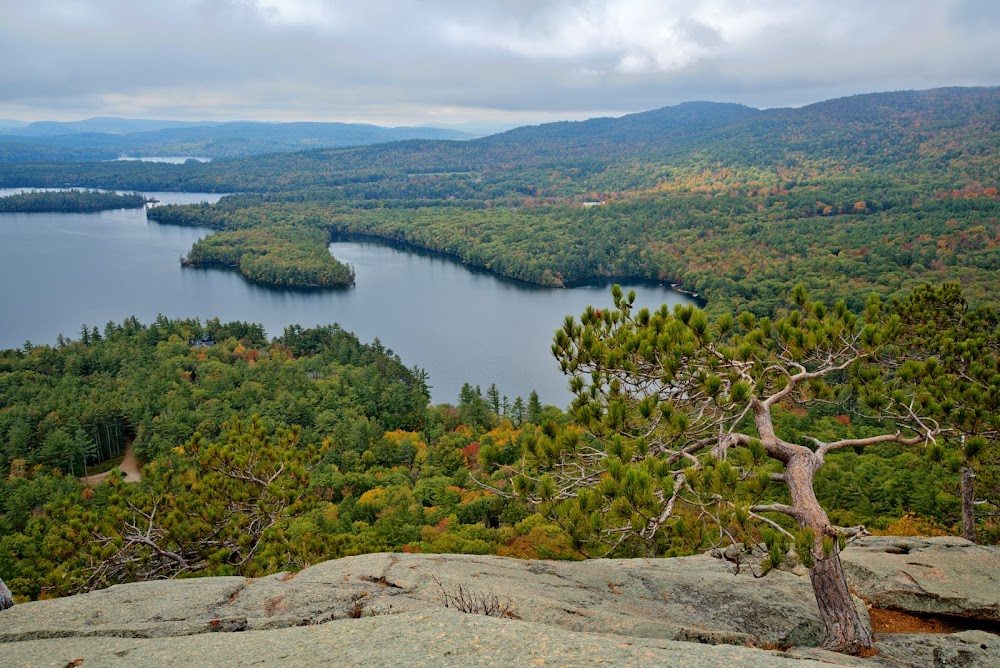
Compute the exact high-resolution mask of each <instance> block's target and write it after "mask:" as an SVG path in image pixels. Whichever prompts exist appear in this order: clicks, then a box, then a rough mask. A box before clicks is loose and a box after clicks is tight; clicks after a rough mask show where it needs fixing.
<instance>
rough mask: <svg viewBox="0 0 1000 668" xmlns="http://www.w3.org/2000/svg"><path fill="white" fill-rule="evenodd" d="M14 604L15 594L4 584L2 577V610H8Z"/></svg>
mask: <svg viewBox="0 0 1000 668" xmlns="http://www.w3.org/2000/svg"><path fill="white" fill-rule="evenodd" d="M13 606H14V595H13V594H11V593H10V589H8V588H7V585H5V584H4V582H3V578H0V610H6V609H7V608H11V607H13Z"/></svg>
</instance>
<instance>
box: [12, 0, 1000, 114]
mask: <svg viewBox="0 0 1000 668" xmlns="http://www.w3.org/2000/svg"><path fill="white" fill-rule="evenodd" d="M996 7H997V4H996V3H994V2H993V1H992V0H897V1H891V0H886V1H883V2H870V1H869V0H841V1H839V2H837V3H831V2H828V1H827V0H798V2H795V3H788V2H784V1H782V0H756V1H752V2H751V1H750V0H503V1H501V0H481V1H478V2H468V0H463V1H458V0H422V1H421V0H395V1H391V0H367V1H366V2H364V3H361V2H356V1H347V0H143V2H135V0H32V1H31V2H24V1H23V0H0V60H2V62H4V63H5V64H6V67H4V68H3V71H2V72H0V117H13V118H17V117H20V118H25V119H27V120H33V119H36V118H80V117H84V116H89V115H98V114H102V115H123V116H140V117H173V118H198V119H201V118H218V119H231V118H255V119H273V120H306V119H311V120H353V121H370V122H377V123H389V124H402V123H449V122H461V121H477V122H482V121H486V120H495V121H499V122H512V123H514V122H533V121H541V120H550V119H554V118H581V117H585V116H589V115H594V114H600V113H605V114H606V113H621V112H628V111H638V110H643V109H650V108H654V107H658V106H663V105H666V104H674V103H677V102H681V101H684V100H690V99H710V100H719V101H733V102H742V103H745V104H750V105H753V106H759V107H771V106H785V105H799V104H805V103H809V102H813V101H817V100H820V99H825V98H830V97H836V96H839V95H846V94H852V93H859V92H869V91H876V90H897V89H904V88H928V87H933V86H942V85H995V84H998V83H1000V59H997V58H995V47H994V44H996V43H997V40H998V38H1000V16H998V14H997V11H998V10H997V9H996Z"/></svg>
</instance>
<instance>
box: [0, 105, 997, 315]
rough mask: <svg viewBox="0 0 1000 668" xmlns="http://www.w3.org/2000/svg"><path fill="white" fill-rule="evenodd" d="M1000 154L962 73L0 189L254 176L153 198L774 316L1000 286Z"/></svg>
mask: <svg viewBox="0 0 1000 668" xmlns="http://www.w3.org/2000/svg"><path fill="white" fill-rule="evenodd" d="M998 155H1000V88H943V89H936V90H929V91H906V92H895V93H878V94H868V95H857V96H854V97H849V98H842V99H838V100H831V101H827V102H822V103H818V104H814V105H810V106H807V107H802V108H799V109H770V110H764V111H761V110H756V109H751V108H748V107H743V106H740V105H734V104H718V103H711V102H696V103H687V104H681V105H677V106H674V107H667V108H664V109H659V110H655V111H649V112H644V113H638V114H631V115H629V116H624V117H622V118H598V119H592V120H589V121H583V122H572V123H571V122H564V123H549V124H545V125H539V126H532V127H524V128H518V129H515V130H511V131H509V132H506V133H502V134H499V135H495V136H492V137H486V138H483V139H478V140H473V141H464V142H457V141H436V140H411V141H403V142H394V143H387V144H377V145H373V146H358V147H352V148H344V149H317V150H311V151H303V152H298V153H282V154H270V155H264V156H256V157H253V158H245V159H229V160H217V161H213V162H212V163H209V164H185V165H163V164H150V163H138V164H137V163H120V162H110V163H64V164H58V163H51V162H49V163H32V164H19V165H9V164H8V165H2V164H0V186H4V185H8V186H70V185H76V186H92V187H105V188H115V189H119V190H140V191H141V190H189V191H215V192H241V193H245V194H244V195H243V196H241V197H239V198H229V199H224V200H223V201H222V202H220V203H219V204H218V205H216V206H213V207H188V208H183V207H181V208H176V207H159V208H157V209H156V210H155V213H151V214H150V215H151V216H155V217H156V219H157V220H159V221H161V222H165V223H167V222H168V223H180V224H187V225H206V226H210V227H214V228H216V229H219V230H223V232H222V233H221V234H228V233H229V232H231V231H242V232H241V233H242V234H243V235H244V236H247V233H246V230H247V229H248V228H268V227H274V226H275V225H280V227H281V228H282V229H283V230H285V228H287V227H288V226H289V225H292V226H304V227H311V228H320V229H322V230H324V231H325V233H326V234H332V233H336V232H353V233H364V234H371V235H375V236H380V237H384V238H387V239H392V240H395V241H401V242H405V243H409V244H413V245H416V246H420V247H423V248H428V249H432V250H438V251H442V252H446V253H449V254H451V255H454V256H456V257H459V258H461V259H462V260H464V261H466V262H468V263H470V264H473V265H477V266H480V267H484V268H486V269H489V270H491V271H494V272H496V273H498V274H502V275H504V276H508V277H512V278H517V279H521V280H524V281H529V282H533V283H538V284H543V285H552V286H564V285H569V284H572V283H574V282H579V281H585V280H589V279H592V278H596V277H607V276H634V277H641V278H652V279H659V280H669V281H672V282H676V283H681V284H683V285H684V286H686V287H687V288H689V289H691V290H693V291H696V292H698V293H700V294H701V295H702V296H704V297H706V298H707V299H708V302H709V306H708V307H709V308H710V309H715V308H720V309H721V308H727V307H730V306H740V307H743V306H749V307H751V308H754V309H757V310H760V311H761V312H769V311H770V310H771V309H773V308H776V307H778V306H779V305H780V304H782V303H784V302H785V299H786V296H787V293H788V290H789V289H790V287H791V286H792V285H793V284H794V283H795V282H798V281H801V282H804V283H805V284H806V285H807V287H808V288H809V289H811V290H813V291H816V294H817V295H819V296H821V297H822V298H823V299H827V300H832V301H836V300H837V299H840V298H845V299H848V300H849V302H850V303H851V304H852V305H853V306H860V305H861V304H862V303H863V301H864V298H865V295H867V294H868V293H869V292H871V291H876V292H879V293H882V294H883V295H886V296H891V295H898V294H901V293H902V292H904V291H906V290H908V289H911V288H912V287H914V286H915V285H917V284H919V283H921V282H924V281H931V282H941V281H958V282H960V283H962V285H963V286H964V288H965V289H966V292H967V294H968V295H969V296H970V297H971V298H972V299H973V301H974V302H977V303H983V302H987V303H995V302H996V299H997V297H996V296H995V295H994V290H993V289H992V286H993V285H995V284H996V279H997V272H998V271H1000V252H998V251H997V248H998V245H1000V238H998V231H997V230H998V225H997V218H998V217H1000V198H998V187H1000V160H998V159H997V156H998ZM587 203H589V204H596V203H604V204H605V206H589V207H584V206H583V205H584V204H587ZM285 231H287V230H285ZM289 234H291V232H289ZM252 236H254V237H255V238H256V237H258V236H259V237H260V238H265V237H266V238H271V237H273V236H274V234H273V233H270V234H265V235H252ZM286 236H288V235H286ZM292 236H294V237H295V238H297V239H307V238H308V239H312V240H313V241H314V243H313V246H312V247H311V248H309V249H305V248H304V247H303V248H301V249H299V250H301V252H299V253H297V256H298V257H302V258H305V257H315V256H316V254H317V253H322V252H323V249H322V247H321V246H319V245H316V244H318V243H319V241H317V240H322V239H323V238H324V235H322V234H321V235H315V234H313V235H309V234H299V233H298V232H296V233H295V234H294V235H292ZM288 238H291V237H290V236H289V237H288ZM233 241H236V240H235V239H231V238H228V237H220V238H218V239H216V240H215V242H214V243H216V244H217V245H219V246H220V247H222V246H225V247H227V248H228V247H230V246H232V243H231V242H233ZM289 257H291V255H289ZM276 259H282V258H279V257H277V256H276ZM285 264H287V265H288V266H291V264H294V262H289V263H285ZM283 280H288V279H287V277H286V278H283ZM284 284H287V283H284Z"/></svg>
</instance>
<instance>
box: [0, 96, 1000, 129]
mask: <svg viewBox="0 0 1000 668" xmlns="http://www.w3.org/2000/svg"><path fill="white" fill-rule="evenodd" d="M949 88H959V89H961V88H966V89H974V88H1000V85H981V86H960V85H955V86H935V87H933V88H923V89H914V88H909V89H898V90H884V91H869V92H863V93H850V94H847V95H840V96H836V97H830V98H823V99H818V100H812V101H807V102H804V103H803V104H799V105H786V106H776V107H756V106H753V105H749V104H743V103H740V102H732V101H722V100H694V99H692V100H683V101H680V102H677V103H675V104H668V105H663V106H660V107H653V108H649V109H637V110H630V111H622V112H618V113H607V112H605V113H600V114H597V115H591V116H582V117H575V118H553V119H550V120H542V121H537V122H525V123H520V124H505V123H500V122H494V123H490V122H483V123H476V122H474V121H469V122H461V123H439V124H435V123H419V124H417V123H414V124H405V123H402V124H393V125H390V124H383V123H377V122H373V121H346V120H339V119H333V120H316V119H312V120H310V119H302V120H290V121H283V120H264V119H255V118H232V119H208V118H197V119H193V118H167V117H152V116H149V117H142V116H107V115H97V116H88V117H86V118H78V117H70V118H63V119H56V118H38V119H35V120H26V119H14V118H0V129H18V128H19V127H26V126H29V125H32V124H34V123H85V122H88V121H99V120H111V121H147V122H167V123H185V124H192V125H197V124H214V125H224V124H228V123H261V124H274V125H279V124H295V123H303V124H304V123H316V124H324V123H329V124H335V123H340V124H346V125H370V126H374V127H379V128H385V129H396V128H434V129H445V130H455V131H459V132H466V133H468V134H473V135H474V134H477V132H476V131H475V130H472V129H463V127H462V126H475V127H484V128H486V127H491V126H492V127H493V128H494V129H492V130H490V131H489V132H488V133H481V134H496V133H501V132H506V131H507V130H512V129H515V128H519V127H526V126H536V125H545V124H548V123H561V122H582V121H588V120H593V119H597V118H622V117H624V116H629V115H633V114H642V113H647V112H651V111H657V110H659V109H667V108H671V107H677V106H681V105H684V104H699V103H707V104H720V105H726V104H738V105H741V106H744V107H749V108H751V109H756V110H757V111H773V110H781V109H801V108H804V107H808V106H811V105H814V104H821V103H823V102H829V101H832V100H838V99H845V98H851V97H859V96H865V95H884V94H892V93H908V92H915V93H921V92H928V91H932V90H940V89H949ZM3 123H17V124H18V125H16V126H10V125H8V126H5V125H2V124H3ZM140 132H141V131H140Z"/></svg>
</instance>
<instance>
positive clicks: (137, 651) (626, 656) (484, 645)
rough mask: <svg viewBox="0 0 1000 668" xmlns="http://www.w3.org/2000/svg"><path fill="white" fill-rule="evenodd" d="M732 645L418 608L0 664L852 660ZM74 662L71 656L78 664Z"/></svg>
mask: <svg viewBox="0 0 1000 668" xmlns="http://www.w3.org/2000/svg"><path fill="white" fill-rule="evenodd" d="M826 654H827V655H829V656H830V657H831V658H832V661H826V660H812V659H805V658H796V657H793V656H791V655H783V654H781V653H779V652H773V651H763V650H757V649H751V648H748V647H736V646H732V645H701V644H695V643H684V642H674V641H669V640H653V639H645V638H621V637H616V636H611V635H602V634H598V633H581V632H574V631H566V630H563V629H560V628H554V627H550V626H544V625H541V624H536V623H530V622H524V621H518V620H511V619H497V618H493V617H484V616H481V615H470V614H463V613H460V612H458V611H455V610H453V609H445V608H436V609H434V610H427V611H424V612H407V613H402V614H397V615H379V616H375V617H363V618H360V619H342V620H337V621H333V622H330V623H327V624H322V625H318V626H306V627H297V628H285V629H277V630H269V631H251V632H247V633H212V634H200V635H195V636H188V637H183V638H120V637H90V638H62V639H50V640H32V641H25V642H18V643H11V644H8V645H0V665H5V666H6V665H16V666H20V667H23V668H40V667H41V666H66V665H80V666H83V668H94V667H101V668H126V667H129V668H130V667H131V666H163V667H172V666H177V667H183V668H189V667H190V666H195V665H202V666H218V667H224V668H228V667H236V666H250V665H255V666H269V665H275V666H282V667H283V668H286V667H294V668H298V667H306V666H496V665H506V666H540V665H550V666H595V665H610V666H622V665H627V666H646V665H649V666H685V667H686V668H719V666H744V667H747V668H772V667H773V668H831V667H832V666H837V665H847V666H851V665H855V664H853V663H851V662H850V657H843V658H845V659H846V660H847V663H840V662H839V659H840V658H841V657H839V656H838V655H832V654H829V653H826ZM74 662H75V663H74Z"/></svg>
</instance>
